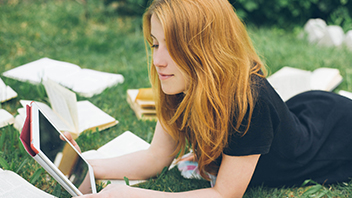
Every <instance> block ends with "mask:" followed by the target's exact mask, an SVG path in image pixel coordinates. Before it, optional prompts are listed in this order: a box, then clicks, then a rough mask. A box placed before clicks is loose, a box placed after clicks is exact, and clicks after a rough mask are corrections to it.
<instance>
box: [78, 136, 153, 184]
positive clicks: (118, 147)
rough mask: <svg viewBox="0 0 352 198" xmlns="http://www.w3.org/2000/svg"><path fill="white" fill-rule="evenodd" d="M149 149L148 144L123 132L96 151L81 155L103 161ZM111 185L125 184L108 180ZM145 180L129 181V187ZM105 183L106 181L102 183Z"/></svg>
mask: <svg viewBox="0 0 352 198" xmlns="http://www.w3.org/2000/svg"><path fill="white" fill-rule="evenodd" d="M148 148H149V143H147V142H146V141H144V140H143V139H141V138H140V137H138V136H137V135H135V134H133V133H132V132H130V131H125V132H124V133H122V134H121V135H119V136H117V137H116V138H115V139H113V140H111V141H110V142H108V143H106V144H104V145H103V146H101V147H100V148H99V149H97V150H89V151H85V152H83V153H82V155H83V157H84V158H85V159H103V158H111V157H118V156H121V155H125V154H128V153H132V152H136V151H139V150H145V149H148ZM109 181H110V182H111V183H120V184H125V181H124V180H109ZM143 181H145V180H130V181H129V183H130V185H134V184H137V183H140V182H143ZM104 182H106V181H104Z"/></svg>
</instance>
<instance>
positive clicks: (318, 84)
mask: <svg viewBox="0 0 352 198" xmlns="http://www.w3.org/2000/svg"><path fill="white" fill-rule="evenodd" d="M268 81H269V82H270V84H271V85H272V86H273V87H274V89H275V90H276V91H277V92H278V94H279V95H280V96H281V98H282V99H283V101H287V100H288V99H290V98H291V97H292V96H295V95H297V94H299V93H302V92H305V91H309V90H324V91H332V90H334V89H335V88H336V87H337V86H338V85H339V84H340V83H341V82H342V76H341V75H340V72H339V70H338V69H334V68H318V69H316V70H314V71H306V70H302V69H297V68H292V67H283V68H281V69H280V70H279V71H277V72H275V73H274V74H272V75H271V76H269V77H268Z"/></svg>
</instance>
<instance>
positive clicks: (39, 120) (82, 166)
mask: <svg viewBox="0 0 352 198" xmlns="http://www.w3.org/2000/svg"><path fill="white" fill-rule="evenodd" d="M30 114H31V115H30V147H31V149H32V150H33V151H34V153H35V155H34V156H33V158H34V159H35V160H36V161H37V162H38V163H39V164H40V165H41V166H42V167H43V168H44V169H45V170H46V171H47V172H48V173H49V174H50V175H51V176H52V177H54V179H56V181H58V182H59V183H60V185H61V186H62V187H63V188H65V190H67V191H68V192H69V193H70V194H71V195H72V196H79V195H83V194H87V193H96V186H95V178H94V173H93V168H92V167H91V166H90V165H89V163H88V162H87V161H86V160H85V159H84V158H83V157H82V155H81V154H80V153H79V152H78V151H77V150H76V149H75V148H74V147H73V146H72V144H71V143H70V142H69V141H68V140H67V139H66V137H64V136H63V135H62V133H61V132H60V131H59V130H58V129H57V128H56V127H55V126H54V125H53V124H52V123H51V122H50V120H48V118H47V117H46V116H45V115H44V113H43V112H42V111H41V110H40V109H39V107H38V105H37V104H36V103H35V102H32V104H31V110H30ZM60 135H62V137H64V139H65V140H66V141H63V140H61V139H60Z"/></svg>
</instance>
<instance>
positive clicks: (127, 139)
mask: <svg viewBox="0 0 352 198" xmlns="http://www.w3.org/2000/svg"><path fill="white" fill-rule="evenodd" d="M149 146H150V144H149V143H148V142H146V141H144V140H143V139H142V138H140V137H138V136H137V135H135V134H133V133H132V132H130V131H126V132H124V133H123V134H121V135H119V136H117V137H116V138H115V139H113V140H111V141H110V142H108V143H106V144H105V145H103V146H102V147H100V148H99V149H98V150H97V151H98V152H99V153H101V154H102V155H103V156H106V157H117V156H121V155H125V154H128V153H132V152H136V151H139V150H146V149H148V148H149Z"/></svg>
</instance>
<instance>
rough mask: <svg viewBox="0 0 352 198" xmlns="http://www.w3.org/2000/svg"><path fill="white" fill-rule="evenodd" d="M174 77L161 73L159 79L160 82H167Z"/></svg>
mask: <svg viewBox="0 0 352 198" xmlns="http://www.w3.org/2000/svg"><path fill="white" fill-rule="evenodd" d="M173 76H174V75H173V74H163V73H159V79H160V80H167V79H169V78H171V77H173Z"/></svg>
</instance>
